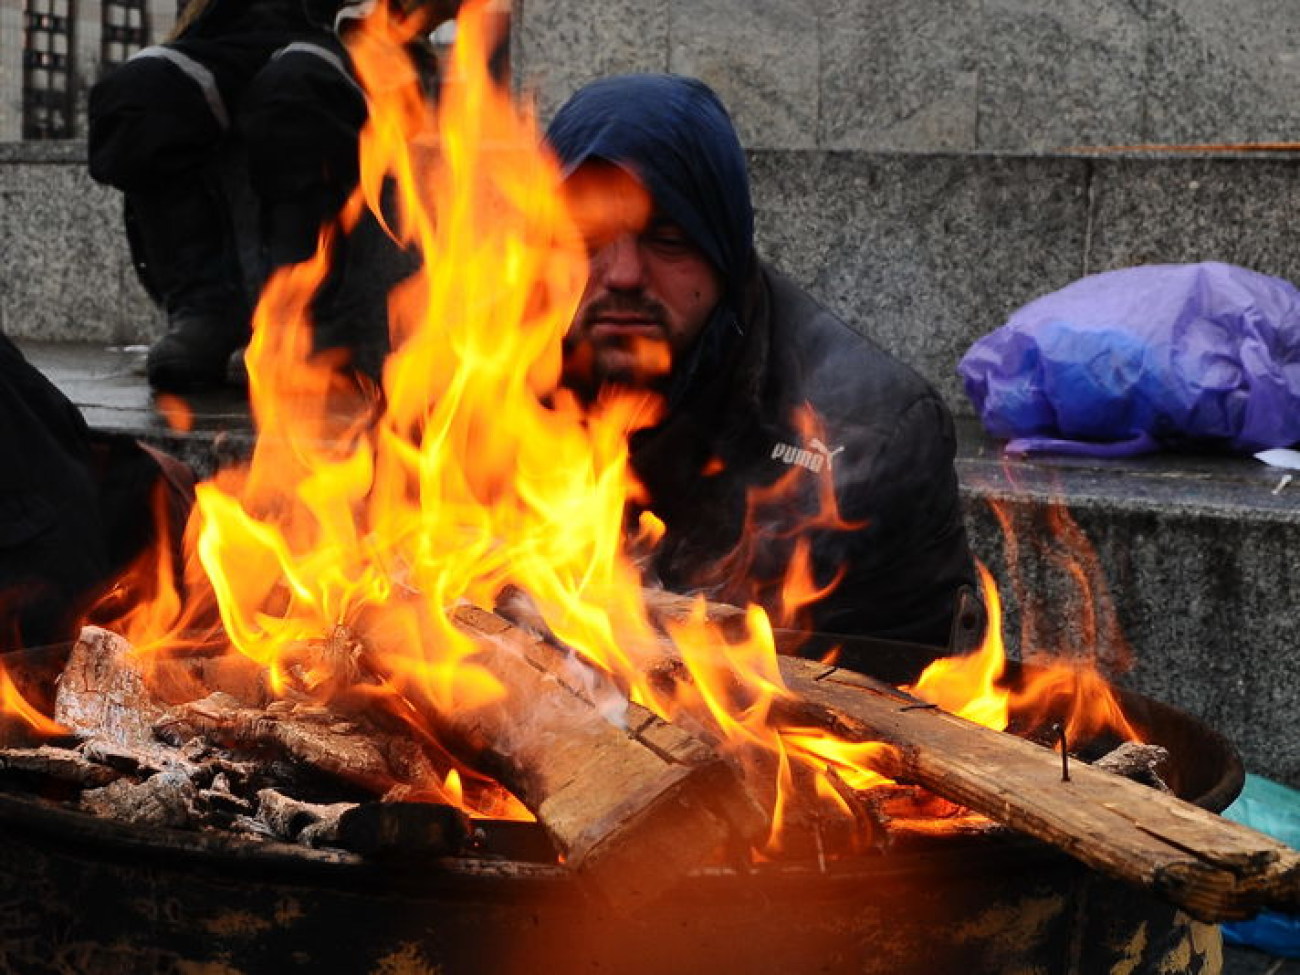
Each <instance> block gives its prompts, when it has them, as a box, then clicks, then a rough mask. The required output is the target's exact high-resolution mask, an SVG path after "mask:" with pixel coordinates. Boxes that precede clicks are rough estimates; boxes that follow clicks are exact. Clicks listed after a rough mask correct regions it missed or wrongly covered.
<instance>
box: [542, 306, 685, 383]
mask: <svg viewBox="0 0 1300 975" xmlns="http://www.w3.org/2000/svg"><path fill="white" fill-rule="evenodd" d="M609 315H615V316H617V315H625V316H635V317H637V318H641V319H644V320H646V321H649V322H653V323H655V324H656V325H658V327H659V334H658V335H655V336H651V335H644V334H628V335H603V336H601V337H600V338H599V339H596V340H593V339H592V338H591V337H590V336H591V331H592V329H593V328H594V327H595V326H596V325H597V323H598V322H600V321H601V320H603V319H605V318H606V317H607V316H609ZM666 318H667V312H666V309H664V307H663V306H662V305H661V304H659V302H657V301H654V300H652V299H648V298H643V297H629V296H623V295H610V296H607V297H604V298H601V299H598V300H596V301H593V302H592V303H591V304H590V305H588V306H587V307H586V308H585V309H584V310H583V313H582V316H581V317H580V318H579V319H578V321H577V328H575V329H574V330H572V331H571V332H570V333H569V334H568V335H567V336H565V339H564V380H563V382H564V385H565V386H567V387H568V388H570V389H572V390H574V391H575V392H577V393H578V395H579V396H581V397H582V398H583V399H584V400H587V401H591V400H594V399H595V398H596V395H597V393H598V392H599V391H600V389H601V388H602V387H604V386H620V387H628V388H632V389H639V390H650V391H658V390H661V389H662V388H663V387H664V386H665V385H666V383H667V381H668V375H669V372H670V371H671V366H672V350H671V347H670V346H669V344H668V337H667V330H666V328H665V327H664V322H665V321H666Z"/></svg>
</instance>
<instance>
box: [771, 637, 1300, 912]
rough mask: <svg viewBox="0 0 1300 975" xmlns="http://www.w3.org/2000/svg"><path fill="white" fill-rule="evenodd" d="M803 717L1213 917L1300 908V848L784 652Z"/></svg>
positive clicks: (920, 780)
mask: <svg viewBox="0 0 1300 975" xmlns="http://www.w3.org/2000/svg"><path fill="white" fill-rule="evenodd" d="M780 666H781V672H782V674H783V675H784V677H785V680H786V682H787V684H788V686H789V688H790V690H791V691H792V692H793V694H794V695H795V697H796V698H797V699H798V703H796V704H795V705H793V706H794V707H795V708H796V709H797V710H798V712H799V716H800V718H802V719H804V720H808V719H812V720H814V721H816V722H818V723H819V724H821V725H822V726H824V727H827V728H831V729H833V730H834V731H835V732H837V733H838V734H840V735H842V736H844V737H847V738H850V739H853V740H861V741H869V740H874V741H884V742H887V743H889V744H891V745H893V746H894V748H893V749H890V750H888V751H887V752H886V754H883V755H882V756H881V757H880V759H879V761H878V764H877V767H876V770H877V771H879V772H881V773H882V774H884V775H887V776H889V777H890V778H893V779H895V780H898V781H900V782H910V783H915V784H917V785H921V786H923V787H925V788H926V789H929V790H930V791H931V792H933V793H935V794H936V795H939V796H942V797H943V798H945V799H949V800H951V801H953V802H957V803H960V804H961V805H963V806H966V807H968V808H970V809H973V810H975V811H977V812H980V813H983V814H984V815H986V816H988V817H989V818H991V819H994V820H996V821H997V822H1000V823H1003V824H1005V825H1007V826H1009V827H1011V828H1013V829H1015V830H1018V831H1020V832H1023V833H1027V834H1029V835H1031V836H1034V837H1036V838H1038V839H1040V840H1042V841H1044V842H1046V843H1049V844H1051V845H1052V846H1055V847H1057V848H1059V849H1061V850H1064V851H1065V852H1066V853H1069V854H1070V855H1071V856H1074V857H1076V858H1077V859H1079V860H1080V861H1082V862H1083V863H1085V864H1087V865H1088V866H1089V867H1092V868H1094V869H1096V870H1098V871H1100V872H1101V873H1104V874H1106V875H1108V876H1111V877H1115V878H1117V879H1120V880H1123V881H1126V882H1128V883H1130V884H1134V885H1136V886H1138V887H1142V888H1145V889H1147V890H1151V891H1153V892H1155V893H1156V894H1158V895H1160V896H1162V897H1164V898H1166V899H1167V900H1169V901H1171V902H1172V903H1174V904H1176V905H1178V906H1179V907H1181V908H1183V909H1184V910H1186V911H1187V912H1188V913H1189V914H1191V915H1192V916H1193V917H1196V918H1199V919H1200V920H1203V921H1224V920H1232V919H1237V918H1243V917H1249V916H1251V915H1253V914H1255V913H1256V912H1258V911H1259V910H1260V909H1261V908H1265V907H1270V908H1275V909H1278V910H1283V911H1292V912H1294V911H1296V910H1300V852H1297V851H1296V850H1293V849H1291V848H1290V847H1288V846H1286V845H1285V844H1283V843H1280V842H1278V841H1277V840H1274V839H1272V838H1271V837H1268V836H1265V835H1264V834H1262V833H1259V832H1256V831H1255V830H1251V829H1248V828H1247V827H1244V826H1240V825H1238V824H1236V823H1233V822H1231V821H1229V820H1226V819H1224V818H1222V817H1221V816H1218V815H1216V814H1214V813H1211V812H1208V811H1207V810H1204V809H1201V808H1199V807H1197V806H1194V805H1192V804H1190V803H1188V802H1184V801H1182V800H1180V799H1177V798H1175V797H1173V796H1170V795H1166V794H1164V793H1161V792H1158V791H1155V790H1153V789H1150V788H1148V787H1146V786H1143V785H1140V784H1138V783H1136V782H1132V781H1129V780H1128V779H1125V778H1121V777H1120V776H1117V775H1113V774H1111V773H1109V772H1106V771H1103V770H1101V769H1094V768H1092V767H1090V766H1088V765H1085V764H1083V763H1081V762H1075V763H1072V764H1071V765H1070V774H1069V779H1068V780H1064V779H1063V776H1062V768H1061V759H1060V756H1059V755H1058V754H1057V753H1055V752H1053V751H1051V750H1049V749H1046V748H1043V747H1041V746H1039V745H1036V744H1034V743H1033V742H1029V741H1026V740H1024V739H1022V738H1018V737H1016V736H1014V735H1009V734H1004V733H1002V732H998V731H993V730H991V729H988V728H983V727H980V726H979V725H976V724H973V723H971V722H969V721H966V720H964V719H962V718H958V717H956V716H954V715H951V714H947V713H945V712H943V711H940V710H938V709H934V708H927V707H917V706H916V701H915V699H912V698H909V697H907V696H906V695H904V694H902V693H901V692H899V691H898V690H896V689H895V688H893V687H890V686H889V685H887V684H882V683H880V682H878V681H875V680H872V679H871V678H869V677H865V676H863V675H861V674H856V673H853V672H850V671H844V670H839V669H837V668H833V667H828V666H826V665H824V664H818V663H815V662H813V661H807V660H800V659H796V658H789V657H785V658H782V659H781V661H780Z"/></svg>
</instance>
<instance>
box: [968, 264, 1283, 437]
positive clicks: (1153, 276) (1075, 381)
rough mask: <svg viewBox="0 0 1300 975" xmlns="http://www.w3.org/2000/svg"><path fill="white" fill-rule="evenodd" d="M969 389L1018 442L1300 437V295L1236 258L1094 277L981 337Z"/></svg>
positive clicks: (994, 427)
mask: <svg viewBox="0 0 1300 975" xmlns="http://www.w3.org/2000/svg"><path fill="white" fill-rule="evenodd" d="M957 369H958V372H959V373H960V375H961V377H962V379H963V381H964V382H965V386H966V394H967V395H968V396H969V397H970V399H971V402H972V403H974V404H975V409H976V411H977V412H978V413H979V416H980V419H981V420H982V421H983V423H984V426H985V429H987V430H988V431H989V433H991V434H993V435H994V436H996V437H1006V438H1009V439H1011V441H1012V442H1011V443H1009V444H1007V449H1008V450H1009V451H1013V452H1016V451H1019V452H1027V451H1034V450H1041V451H1056V452H1069V453H1086V454H1093V455H1098V456H1117V455H1123V454H1135V453H1144V452H1148V451H1151V450H1155V449H1158V448H1159V447H1160V446H1162V445H1177V444H1185V443H1188V442H1198V441H1201V442H1211V443H1214V444H1216V445H1220V446H1226V447H1230V448H1232V449H1235V450H1240V451H1245V452H1250V453H1253V452H1255V451H1258V450H1263V449H1266V448H1269V447H1286V446H1290V445H1292V444H1294V443H1296V442H1297V441H1300V290H1297V289H1296V287H1295V286H1294V285H1292V284H1291V283H1290V282H1288V281H1284V280H1282V279H1281V278H1275V277H1270V276H1268V275H1265V274H1260V273H1258V272H1255V271H1250V270H1247V269H1246V268H1243V267H1236V266H1234V265H1231V264H1218V263H1206V264H1159V265H1148V266H1144V267H1134V268H1126V269H1124V270H1120V271H1107V272H1105V273H1102V274H1094V275H1090V276H1089V277H1086V278H1082V279H1080V280H1078V281H1076V282H1074V283H1073V284H1071V285H1068V286H1067V287H1065V288H1062V289H1061V290H1060V291H1056V292H1053V293H1051V294H1048V295H1045V296H1043V297H1042V298H1038V299H1037V300H1035V301H1032V302H1030V303H1029V304H1027V305H1025V306H1024V307H1022V308H1020V309H1019V310H1017V311H1016V312H1014V313H1013V314H1012V315H1011V317H1010V318H1009V319H1008V320H1007V323H1006V324H1005V325H1003V326H1002V327H1001V328H999V329H997V330H996V331H994V332H991V333H990V334H988V335H986V336H984V337H983V338H981V339H979V340H978V341H976V342H975V343H974V345H972V346H971V348H970V350H969V351H968V352H967V353H966V355H965V356H964V357H963V358H962V360H961V363H960V364H959V365H958V367H957Z"/></svg>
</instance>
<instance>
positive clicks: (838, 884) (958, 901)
mask: <svg viewBox="0 0 1300 975" xmlns="http://www.w3.org/2000/svg"><path fill="white" fill-rule="evenodd" d="M1121 697H1122V699H1123V703H1124V705H1125V707H1126V709H1127V710H1128V712H1129V713H1130V714H1131V715H1132V716H1133V717H1134V718H1135V719H1136V720H1137V721H1138V723H1139V724H1141V725H1142V726H1143V727H1145V728H1146V729H1147V730H1148V732H1149V734H1150V737H1151V738H1152V740H1154V741H1155V742H1157V743H1159V744H1163V745H1165V746H1166V747H1167V748H1168V749H1169V750H1170V752H1171V756H1172V759H1171V764H1172V765H1173V769H1172V771H1171V772H1170V774H1169V777H1170V778H1171V779H1172V781H1171V783H1170V784H1171V785H1173V786H1174V788H1175V790H1176V791H1177V792H1178V793H1179V794H1180V795H1181V796H1183V797H1184V798H1188V799H1191V800H1192V801H1194V802H1196V803H1197V804H1198V805H1201V806H1204V807H1206V808H1209V809H1212V810H1215V811H1219V810H1222V809H1223V808H1224V807H1225V806H1226V805H1227V804H1228V803H1229V802H1231V800H1232V799H1233V798H1234V797H1235V796H1236V794H1237V792H1238V791H1239V790H1240V788H1241V783H1242V775H1243V773H1242V767H1241V764H1240V761H1239V759H1238V758H1237V755H1236V753H1235V752H1234V750H1233V748H1232V747H1231V746H1230V745H1229V744H1228V742H1227V741H1225V740H1224V739H1223V738H1222V737H1221V736H1220V735H1218V734H1217V733H1216V732H1214V731H1213V730H1211V729H1209V728H1207V727H1206V726H1204V725H1203V724H1201V723H1199V722H1198V721H1196V720H1195V719H1193V718H1191V717H1190V716H1188V715H1187V714H1185V713H1183V712H1180V711H1177V710H1175V709H1173V708H1170V707H1168V706H1165V705H1161V704H1158V703H1156V702H1153V701H1150V700H1147V699H1145V698H1141V697H1138V696H1136V695H1133V694H1129V693H1122V694H1121ZM535 830H536V827H523V828H519V827H516V826H512V825H510V824H495V825H490V826H489V827H488V830H487V831H488V834H489V843H488V845H489V847H495V848H496V849H497V850H498V851H501V852H498V854H497V855H496V856H495V857H484V858H463V859H462V858H456V859H439V860H433V861H425V862H419V861H412V860H405V861H402V862H368V861H365V860H363V859H361V858H359V857H355V856H352V855H346V854H335V853H332V852H328V851H313V850H307V849H302V848H298V847H290V846H285V845H278V844H266V843H258V842H254V841H250V840H245V839H242V838H238V837H234V836H220V835H214V834H199V833H186V832H181V831H168V830H161V829H143V828H138V827H134V826H130V825H127V824H123V823H118V822H111V821H105V820H99V819H95V818H93V817H90V816H88V815H85V814H82V813H79V812H74V811H70V810H68V809H64V808H60V807H58V806H57V805H55V804H53V803H48V802H45V801H41V800H37V799H33V798H31V797H27V796H18V795H5V794H0V971H3V972H18V973H23V975H42V973H51V975H53V973H59V975H66V973H73V972H75V973H94V975H117V973H122V975H128V973H129V975H145V973H168V975H172V973H175V975H199V973H203V975H241V973H262V972H265V973H275V975H280V973H285V972H298V971H301V972H313V973H319V972H340V973H345V972H346V973H375V975H433V973H444V975H456V973H466V975H496V973H510V975H515V973H539V972H547V973H549V972H564V973H569V972H602V973H619V975H640V973H656V975H664V973H671V975H678V973H710V975H713V973H741V975H764V973H772V975H791V973H800V972H808V973H814V972H815V973H850V972H852V973H882V975H886V973H887V975H907V973H913V972H915V973H925V975H943V973H949V972H952V973H960V975H980V973H988V975H1009V973H1025V975H1030V973H1033V975H1057V973H1059V975H1097V973H1103V972H1117V973H1119V972H1122V973H1125V975H1129V973H1138V972H1151V973H1163V972H1173V971H1177V972H1180V973H1184V972H1185V973H1192V975H1196V973H1217V972H1218V971H1219V969H1220V967H1221V953H1220V945H1219V938H1218V932H1217V929H1216V928H1214V927H1213V926H1210V925H1204V924H1200V923H1197V922H1194V921H1192V920H1191V919H1190V918H1188V917H1187V916H1186V915H1184V914H1182V913H1181V912H1179V911H1177V910H1176V909H1174V908H1173V907H1170V906H1169V905H1167V904H1165V903H1164V902H1163V901H1160V900H1158V899H1156V898H1155V897H1153V896H1151V895H1148V894H1146V893H1144V892H1141V891H1138V890H1135V889H1131V888H1129V887H1127V886H1125V885H1122V884H1120V883H1118V882H1115V881H1111V880H1109V879H1107V878H1105V877H1102V876H1099V875H1097V874H1096V873H1094V872H1092V871H1090V870H1088V869H1087V868H1085V867H1083V866H1082V865H1081V864H1079V863H1078V862H1077V861H1075V860H1072V859H1071V858H1069V857H1067V856H1065V855H1064V854H1061V853H1058V852H1056V851H1054V850H1052V849H1050V848H1048V847H1047V846H1045V845H1043V844H1041V843H1038V842H1036V841H1033V840H1029V839H1026V838H1021V837H1015V836H1007V835H954V836H948V837H944V838H942V839H939V840H935V841H933V842H932V843H930V844H929V845H927V846H925V847H924V848H918V849H915V850H907V851H898V850H895V851H892V852H890V853H889V854H886V855H874V856H864V857H861V858H856V859H852V860H849V861H840V862H833V863H828V864H827V865H826V866H825V868H824V869H818V867H817V865H816V864H767V865H762V866H759V867H757V868H755V869H754V870H752V871H751V872H738V871H734V870H723V869H718V870H704V871H700V872H698V873H696V874H694V875H692V876H690V877H689V878H687V880H686V881H685V882H684V883H683V884H682V885H681V886H680V887H679V888H678V889H676V890H675V891H673V892H672V893H671V894H670V895H669V896H667V897H665V898H664V899H662V900H661V901H659V902H657V903H655V904H654V905H652V906H650V907H648V908H644V909H641V910H640V911H638V912H637V913H636V914H635V915H633V916H630V917H626V916H619V915H617V914H614V913H612V912H611V911H610V910H608V909H607V908H605V907H603V906H602V905H601V904H599V903H596V902H594V901H593V900H591V899H589V898H588V897H587V896H586V895H585V894H584V893H583V891H582V890H581V889H580V888H579V887H578V886H577V884H576V883H575V881H574V880H573V879H572V878H571V877H570V876H568V875H567V874H566V873H565V871H564V869H563V868H561V867H558V866H556V865H554V864H553V863H547V862H544V860H543V859H541V858H539V859H530V857H529V854H528V853H527V852H526V850H527V848H528V847H529V846H530V845H531V846H533V847H543V846H544V844H543V843H540V842H538V839H539V837H538V836H537V834H536V832H534V831H535Z"/></svg>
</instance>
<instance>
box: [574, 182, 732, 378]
mask: <svg viewBox="0 0 1300 975" xmlns="http://www.w3.org/2000/svg"><path fill="white" fill-rule="evenodd" d="M570 182H571V184H573V185H571V187H570V191H571V198H572V199H575V200H577V203H576V210H577V212H578V219H579V223H580V224H581V225H582V228H583V232H584V235H585V237H586V239H587V246H588V251H589V254H590V262H591V263H590V276H589V278H588V280H587V287H586V290H585V291H584V293H583V295H582V300H581V301H580V302H579V304H578V311H577V314H576V315H575V316H574V320H573V324H572V325H571V326H570V328H569V333H568V335H567V336H566V338H565V350H566V357H567V360H568V365H569V367H570V369H569V371H570V373H571V374H572V375H574V376H575V377H576V378H577V382H578V383H579V384H580V385H584V384H591V385H593V386H597V387H598V386H600V385H603V384H605V383H612V384H615V385H623V386H634V387H647V386H653V385H655V384H656V382H658V381H660V380H662V378H663V377H664V376H665V375H666V374H667V372H668V369H669V367H670V365H671V362H672V360H674V359H675V358H676V357H677V356H679V355H681V353H683V352H684V351H685V350H686V349H688V348H690V346H691V344H692V343H693V342H694V341H695V339H696V338H697V337H698V336H699V334H700V332H701V331H702V330H703V328H704V325H705V323H706V322H707V321H708V319H709V316H710V314H711V313H712V312H713V309H714V308H715V307H716V306H717V304H718V301H719V300H720V299H721V297H722V290H723V288H722V279H721V276H720V275H719V274H718V272H717V270H716V269H715V268H714V266H713V264H712V263H711V262H710V261H709V259H708V258H706V257H705V256H704V254H703V252H702V251H701V250H700V249H699V248H698V247H697V246H695V244H694V243H693V242H692V241H691V240H690V239H689V238H688V237H687V236H686V234H685V232H684V231H683V230H682V228H681V227H679V226H678V225H677V224H675V223H673V222H671V221H669V220H668V219H666V218H665V217H663V216H662V215H660V214H658V213H656V212H655V211H654V209H653V206H652V205H651V203H650V201H649V198H648V195H647V194H646V193H645V191H644V189H642V188H641V186H640V184H639V183H637V182H636V180H635V179H634V178H633V177H632V176H631V175H629V174H628V173H626V172H625V171H623V170H621V169H618V168H617V167H612V166H607V165H600V166H589V167H583V169H582V170H579V172H578V174H575V176H574V177H572V178H571V180H570Z"/></svg>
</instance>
